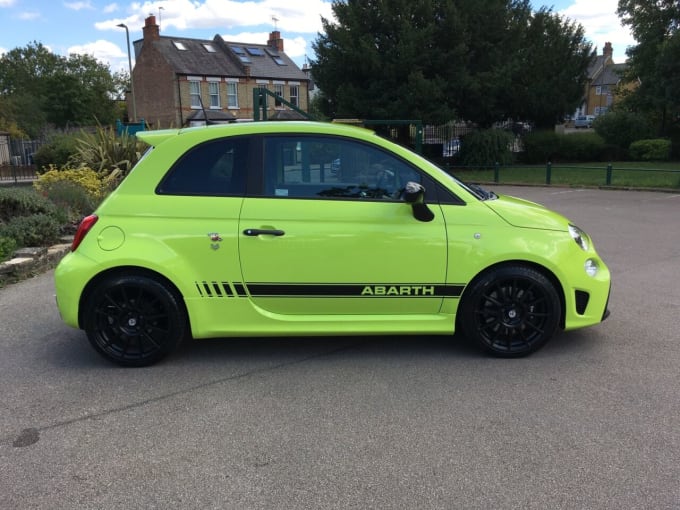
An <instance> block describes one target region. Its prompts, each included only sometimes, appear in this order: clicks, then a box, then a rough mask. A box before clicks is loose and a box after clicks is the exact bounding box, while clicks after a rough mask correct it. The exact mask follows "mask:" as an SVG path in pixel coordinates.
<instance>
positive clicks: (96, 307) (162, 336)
mask: <svg viewBox="0 0 680 510" xmlns="http://www.w3.org/2000/svg"><path fill="white" fill-rule="evenodd" d="M86 307H87V308H86V309H85V312H84V316H83V319H84V321H83V322H84V329H85V332H86V333H87V338H88V340H89V341H90V343H91V344H92V346H93V347H94V348H95V350H96V351H97V352H98V353H99V354H101V355H102V356H104V357H105V358H106V359H108V360H109V361H112V362H114V363H117V364H118V365H123V366H136V367H140V366H146V365H151V364H153V363H156V362H157V361H159V360H160V359H162V358H164V357H165V356H167V355H168V354H170V353H171V352H172V351H174V350H175V349H176V348H177V347H178V346H179V344H180V343H181V341H182V339H183V338H184V335H185V332H186V330H187V319H186V313H185V310H184V306H183V303H181V298H180V297H178V296H177V294H176V293H175V292H174V291H172V290H170V289H169V288H168V287H167V286H166V285H165V284H163V283H161V282H159V281H158V280H155V279H153V278H150V277H147V276H139V275H130V276H114V277H111V278H108V279H106V280H104V281H102V282H100V283H99V284H97V286H96V287H95V288H94V290H93V291H92V293H91V294H90V295H89V296H88V299H87V303H86Z"/></svg>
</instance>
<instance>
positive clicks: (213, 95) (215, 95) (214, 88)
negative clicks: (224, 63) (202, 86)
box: [208, 81, 220, 108]
mask: <svg viewBox="0 0 680 510" xmlns="http://www.w3.org/2000/svg"><path fill="white" fill-rule="evenodd" d="M208 93H209V94H210V108H219V107H220V84H219V82H216V81H211V82H210V83H208Z"/></svg>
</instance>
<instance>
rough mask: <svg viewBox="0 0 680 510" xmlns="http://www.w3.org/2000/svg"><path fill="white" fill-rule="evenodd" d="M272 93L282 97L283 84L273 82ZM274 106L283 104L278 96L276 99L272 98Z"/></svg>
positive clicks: (277, 106) (278, 106)
mask: <svg viewBox="0 0 680 510" xmlns="http://www.w3.org/2000/svg"><path fill="white" fill-rule="evenodd" d="M274 94H276V95H277V96H281V97H283V84H282V83H275V84H274ZM274 106H275V107H276V108H280V107H281V106H283V103H282V102H281V101H280V100H279V98H278V97H277V98H276V99H274Z"/></svg>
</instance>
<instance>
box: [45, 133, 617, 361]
mask: <svg viewBox="0 0 680 510" xmlns="http://www.w3.org/2000/svg"><path fill="white" fill-rule="evenodd" d="M137 136H138V137H140V138H141V139H142V140H144V141H146V142H147V143H148V144H149V145H150V146H151V147H150V148H149V150H148V151H147V152H146V154H145V155H144V157H143V158H142V159H141V160H140V161H139V163H138V164H137V165H136V166H135V167H134V169H133V170H132V171H131V172H130V174H129V175H128V176H127V177H126V178H125V180H124V181H123V182H122V183H121V184H120V186H119V187H118V188H117V189H116V190H115V191H114V192H113V193H111V195H110V196H109V197H108V198H107V199H106V200H105V201H104V202H103V203H102V204H101V205H100V206H99V207H98V208H97V210H96V211H95V213H94V214H93V215H91V216H88V217H86V218H84V219H83V221H82V223H81V225H80V227H79V229H78V232H77V234H76V236H75V238H74V241H73V246H72V250H71V253H69V254H68V255H67V256H66V257H64V259H63V260H62V261H61V263H60V264H59V266H58V268H57V269H56V271H55V283H56V294H57V303H58V306H59V311H60V313H61V316H62V318H63V320H64V321H65V322H66V323H67V324H69V325H71V326H74V327H77V328H81V329H83V330H85V332H86V333H87V337H88V339H89V340H90V342H91V344H92V346H93V347H94V348H95V349H96V350H97V351H98V352H99V353H100V354H102V355H103V356H104V357H106V358H107V359H109V360H111V361H113V362H115V363H118V364H121V365H132V366H142V365H149V364H151V363H154V362H156V361H158V360H160V359H161V358H163V357H164V356H166V355H167V354H169V353H170V352H172V351H173V350H174V349H175V348H176V347H177V346H178V345H179V343H180V342H181V341H182V339H184V338H185V337H187V336H189V335H191V336H192V337H194V338H213V337H234V336H236V337H246V336H258V337H259V336H302V335H313V336H319V335H404V334H412V335H452V334H453V333H454V331H457V330H461V331H462V333H464V335H465V336H467V337H468V338H469V339H471V340H473V341H474V342H476V343H477V344H479V346H481V347H482V348H483V349H484V350H486V351H488V352H490V353H492V354H494V355H497V356H502V357H517V356H523V355H526V354H529V353H531V352H534V351H536V350H537V349H539V348H540V347H541V346H543V345H544V344H545V343H546V341H548V340H549V339H550V337H551V336H553V334H554V333H555V331H556V329H557V328H563V329H565V330H571V329H575V328H581V327H584V326H590V325H593V324H597V323H599V322H601V321H602V320H603V319H604V318H605V317H606V316H607V315H608V311H607V303H608V297H609V290H610V275H609V270H608V269H607V267H606V265H605V264H604V262H603V261H602V260H601V259H600V257H599V256H598V254H597V253H596V251H595V249H594V248H593V244H592V242H591V240H590V238H589V237H588V236H587V235H586V234H585V233H584V232H583V231H582V230H580V229H579V228H578V227H576V226H574V225H572V224H571V223H569V221H568V220H567V219H565V218H564V217H562V216H560V215H559V214H556V213H554V212H551V211H549V210H547V209H545V208H544V207H542V206H539V205H537V204H534V203H531V202H527V201H524V200H520V199H516V198H512V197H507V196H497V195H496V194H494V193H491V192H487V191H485V190H483V189H481V188H479V187H476V186H467V185H465V184H463V183H462V182H460V181H458V180H457V179H455V178H454V177H452V176H451V175H449V174H447V173H446V172H444V171H443V170H441V169H440V168H438V167H437V166H435V165H434V164H432V163H431V162H429V161H427V160H426V159H424V158H422V157H420V156H419V155H417V154H414V153H413V152H411V151H409V150H408V149H405V148H403V147H401V146H398V145H395V144H394V143H392V142H390V141H388V140H386V139H383V138H381V137H380V136H378V135H376V134H375V133H373V132H372V131H368V130H364V129H361V128H357V127H352V126H346V125H339V124H332V123H314V122H255V123H244V124H231V125H221V126H209V127H201V128H189V129H181V130H162V131H148V132H142V133H138V134H137Z"/></svg>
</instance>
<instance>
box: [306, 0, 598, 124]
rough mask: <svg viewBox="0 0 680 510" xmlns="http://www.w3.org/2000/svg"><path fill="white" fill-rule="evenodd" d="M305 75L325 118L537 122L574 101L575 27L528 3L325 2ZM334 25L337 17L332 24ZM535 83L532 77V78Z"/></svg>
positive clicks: (580, 79) (582, 52)
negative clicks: (329, 14)
mask: <svg viewBox="0 0 680 510" xmlns="http://www.w3.org/2000/svg"><path fill="white" fill-rule="evenodd" d="M332 8H333V13H334V17H335V20H333V21H330V20H328V19H323V20H322V23H323V28H324V33H322V34H320V35H319V36H318V38H317V40H316V41H315V42H314V44H313V47H314V50H315V51H316V55H317V59H316V61H314V62H313V63H312V73H313V75H314V79H315V81H316V82H317V83H318V85H319V88H320V89H321V90H323V91H324V93H325V95H326V97H327V99H328V101H325V102H323V103H321V104H320V105H319V107H320V108H322V109H323V110H324V112H325V114H326V115H327V116H329V117H334V118H337V117H358V118H369V119H386V118H387V119H389V118H393V119H395V118H397V119H403V118H415V119H420V120H423V121H424V122H425V123H428V124H439V123H444V122H446V121H449V120H451V119H452V118H455V117H458V118H462V119H465V120H470V121H474V122H476V123H478V124H479V125H481V126H490V125H491V124H493V123H494V122H495V121H497V120H498V119H501V118H507V117H513V118H520V119H523V120H533V121H534V122H535V123H537V124H538V125H539V126H540V125H549V124H552V123H553V122H554V121H555V119H557V118H559V117H561V116H563V115H564V114H565V113H567V112H571V111H573V110H574V109H575V107H576V105H577V104H578V102H579V101H580V100H581V96H582V93H583V87H584V84H585V80H586V71H587V67H588V64H589V63H590V60H591V58H592V47H591V45H590V43H588V42H587V41H586V40H585V38H584V32H583V28H582V27H580V26H577V25H573V24H571V23H569V22H567V21H565V20H564V19H562V18H561V17H559V16H558V15H556V14H554V13H552V12H551V11H550V10H547V9H545V8H543V9H539V10H538V11H536V12H535V11H533V9H532V8H531V5H530V3H529V1H528V0H511V1H501V0H490V1H486V2H479V1H478V0H429V1H424V2H412V1H410V0H383V1H378V2H372V1H371V2H333V6H332ZM336 20H337V21H336ZM537 77H540V79H537Z"/></svg>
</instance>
